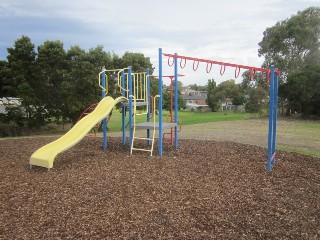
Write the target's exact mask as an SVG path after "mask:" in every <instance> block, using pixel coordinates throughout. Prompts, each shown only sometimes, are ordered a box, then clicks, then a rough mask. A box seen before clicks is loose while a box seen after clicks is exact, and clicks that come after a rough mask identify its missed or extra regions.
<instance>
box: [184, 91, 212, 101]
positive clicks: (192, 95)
mask: <svg viewBox="0 0 320 240" xmlns="http://www.w3.org/2000/svg"><path fill="white" fill-rule="evenodd" d="M182 98H183V99H185V100H206V99H207V93H204V92H189V93H185V94H183V95H182Z"/></svg>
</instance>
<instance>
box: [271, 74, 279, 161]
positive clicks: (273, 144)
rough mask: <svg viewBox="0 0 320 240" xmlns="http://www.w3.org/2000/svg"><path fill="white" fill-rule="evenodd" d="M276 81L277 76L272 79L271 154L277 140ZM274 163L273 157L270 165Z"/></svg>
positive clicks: (274, 149)
mask: <svg viewBox="0 0 320 240" xmlns="http://www.w3.org/2000/svg"><path fill="white" fill-rule="evenodd" d="M278 80H279V74H275V77H274V86H273V89H274V93H273V133H272V137H273V140H272V154H274V152H275V151H276V140H277V112H278ZM275 161H276V159H275V156H274V159H273V160H272V161H271V164H274V163H275Z"/></svg>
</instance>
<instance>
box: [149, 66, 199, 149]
mask: <svg viewBox="0 0 320 240" xmlns="http://www.w3.org/2000/svg"><path fill="white" fill-rule="evenodd" d="M198 65H199V63H198ZM180 67H181V62H180ZM183 67H185V64H184V66H183ZM178 76H184V75H182V74H178ZM155 77H156V76H155ZM162 77H167V78H170V113H169V114H168V116H167V122H169V117H170V122H171V123H173V122H174V118H173V117H174V116H173V114H172V112H173V79H174V76H162ZM181 128H182V124H181V122H179V130H178V132H180V131H181ZM165 135H170V140H169V141H166V140H165V138H164V136H165ZM173 135H174V131H173V128H170V132H167V133H163V134H162V139H163V140H162V141H163V143H167V144H171V145H173V140H174V137H173Z"/></svg>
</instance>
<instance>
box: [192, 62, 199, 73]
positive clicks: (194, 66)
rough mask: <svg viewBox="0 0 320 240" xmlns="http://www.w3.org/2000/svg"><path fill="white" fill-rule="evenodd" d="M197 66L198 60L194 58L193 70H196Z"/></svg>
mask: <svg viewBox="0 0 320 240" xmlns="http://www.w3.org/2000/svg"><path fill="white" fill-rule="evenodd" d="M195 63H197V64H195ZM198 67H199V61H196V60H194V62H193V71H197V69H198Z"/></svg>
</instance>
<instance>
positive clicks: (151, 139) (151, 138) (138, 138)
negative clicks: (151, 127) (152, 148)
mask: <svg viewBox="0 0 320 240" xmlns="http://www.w3.org/2000/svg"><path fill="white" fill-rule="evenodd" d="M133 138H134V139H140V140H150V141H153V140H154V139H152V138H142V137H133Z"/></svg>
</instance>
